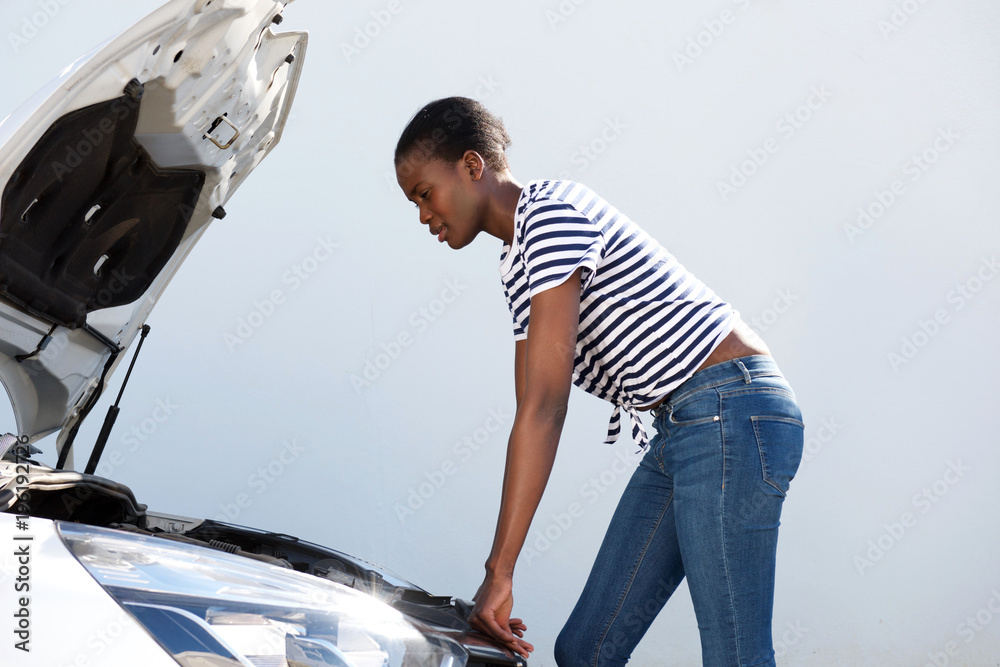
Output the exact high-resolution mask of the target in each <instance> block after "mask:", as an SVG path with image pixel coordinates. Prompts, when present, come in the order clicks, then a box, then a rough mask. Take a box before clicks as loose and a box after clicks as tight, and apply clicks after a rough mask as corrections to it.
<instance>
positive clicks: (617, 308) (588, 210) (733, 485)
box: [395, 97, 803, 667]
mask: <svg viewBox="0 0 1000 667" xmlns="http://www.w3.org/2000/svg"><path fill="white" fill-rule="evenodd" d="M509 144H510V138H509V137H508V135H507V132H506V130H505V129H504V126H503V123H502V122H501V121H500V119H499V118H497V117H496V116H494V115H493V114H491V113H490V112H489V111H488V110H486V109H485V108H484V107H483V106H482V105H481V104H479V103H478V102H475V101H474V100H470V99H467V98H461V97H453V98H446V99H442V100H437V101H435V102H431V103H430V104H428V105H427V106H426V107H424V108H423V109H421V110H420V111H419V112H418V113H417V114H416V115H415V116H414V117H413V118H412V119H411V120H410V122H409V124H408V125H407V127H406V129H405V130H404V131H403V133H402V135H401V137H400V139H399V143H398V144H397V147H396V154H395V165H396V176H397V181H398V183H399V185H400V187H401V188H402V190H403V192H404V194H405V195H406V197H407V198H408V199H410V200H411V201H413V202H414V204H415V205H416V206H417V208H418V209H419V217H420V222H421V223H422V224H425V225H427V226H428V229H429V231H430V232H431V234H434V235H435V236H437V238H438V241H439V242H442V243H447V244H448V245H449V246H450V247H452V248H455V249H458V248H464V247H465V246H467V245H468V244H469V243H471V242H472V240H473V239H474V238H476V236H477V235H478V234H479V233H480V232H486V233H487V234H490V235H492V236H495V237H496V238H498V239H500V240H501V241H503V247H502V249H501V256H500V272H501V278H502V281H503V286H504V294H505V296H506V298H507V303H508V307H509V308H510V310H511V314H512V317H513V328H514V339H515V344H514V386H515V392H516V401H517V412H516V415H515V418H514V424H513V426H512V428H511V435H510V440H509V442H508V445H507V460H506V470H505V474H504V481H503V492H502V498H501V506H500V515H499V518H498V520H497V528H496V534H495V537H494V541H493V548H492V550H491V552H490V554H489V557H488V558H487V560H486V576H485V579H484V581H483V583H482V585H481V586H480V587H479V590H478V592H477V593H476V596H475V598H474V599H475V602H476V604H475V608H474V609H473V612H472V615H471V617H470V622H471V623H472V624H473V625H474V626H475V627H477V628H479V629H480V630H481V631H483V632H485V633H488V634H490V635H492V636H493V637H494V638H496V639H497V640H498V641H500V642H502V643H503V644H505V645H506V646H508V647H510V648H511V649H512V650H514V651H517V652H518V653H520V654H521V655H522V656H525V657H527V655H528V653H529V652H530V651H532V650H533V647H532V645H531V644H529V643H528V642H527V641H525V640H524V638H523V637H524V631H525V629H526V626H525V624H524V623H523V622H522V621H521V619H518V618H511V616H510V614H511V611H512V608H513V596H512V593H511V591H512V587H513V574H514V564H515V562H516V560H517V556H518V554H519V553H520V551H521V547H522V545H523V544H524V540H525V538H526V536H527V533H528V528H529V526H530V524H531V520H532V517H533V516H534V513H535V510H536V508H537V506H538V503H539V500H540V499H541V496H542V492H543V490H544V488H545V484H546V482H547V480H548V477H549V474H550V472H551V469H552V465H553V460H554V458H555V454H556V447H557V444H558V442H559V437H560V433H561V430H562V426H563V420H564V418H565V415H566V406H567V401H568V398H569V389H570V385H571V383H575V384H577V385H579V386H580V387H581V388H583V389H584V390H586V391H588V392H590V393H592V394H595V395H597V396H600V397H601V398H605V399H607V400H608V401H610V402H611V403H613V404H614V406H615V407H614V409H613V412H612V415H611V421H610V424H609V429H608V436H607V438H606V442H609V443H612V442H614V441H615V440H616V439H617V437H618V432H619V430H620V420H621V418H622V417H624V416H627V417H628V419H629V421H630V423H631V431H632V436H633V438H634V439H636V440H637V441H638V443H639V444H640V445H641V446H642V447H644V448H646V454H645V456H644V457H643V459H642V461H641V463H640V465H639V466H638V467H637V468H636V470H635V473H634V474H633V476H632V478H631V480H630V481H629V483H628V486H627V487H626V489H625V491H624V494H623V495H622V498H621V501H620V502H619V505H618V508H617V509H616V511H615V514H614V518H613V519H612V522H611V525H610V526H609V528H608V531H607V534H606V536H605V538H604V542H603V544H602V545H601V548H600V551H599V553H598V555H597V559H596V561H595V563H594V566H593V569H592V571H591V573H590V577H589V579H588V581H587V584H586V586H585V588H584V590H583V593H582V594H581V596H580V598H579V601H578V602H577V604H576V607H575V608H574V610H573V612H572V614H571V615H570V618H569V619H568V620H567V622H566V624H565V626H564V627H563V629H562V632H560V634H559V637H558V639H557V641H556V649H555V652H556V661H557V662H558V664H560V665H572V666H574V667H575V666H576V665H602V666H603V665H623V664H625V663H626V662H627V661H628V658H629V656H630V655H631V653H632V650H633V648H634V647H635V646H636V644H637V643H638V642H639V640H640V639H641V638H642V636H643V634H644V633H645V632H646V629H647V628H648V627H649V625H650V623H652V621H653V618H654V617H655V616H656V614H657V613H658V612H659V610H660V609H661V608H662V606H663V604H664V603H665V602H666V601H667V599H668V598H669V597H670V595H671V594H672V593H673V591H674V589H676V587H677V585H678V584H679V583H680V581H681V579H683V578H684V577H685V576H686V577H688V582H689V588H690V591H691V597H692V601H693V603H694V609H695V613H696V616H697V619H698V628H699V630H700V633H701V644H702V659H703V663H704V664H705V665H774V652H773V650H772V646H771V610H772V600H773V591H774V566H775V550H776V546H777V531H778V523H779V517H780V514H781V504H782V501H783V499H784V497H785V494H786V492H787V491H788V485H789V482H790V481H791V479H792V477H793V476H794V474H795V472H796V470H797V468H798V465H799V460H800V458H801V455H802V443H803V424H802V421H801V420H802V415H801V412H800V411H799V408H798V405H797V404H796V401H795V395H794V393H793V392H792V390H791V388H790V387H789V385H788V383H787V381H786V380H785V378H784V377H783V376H782V374H781V372H780V371H779V370H778V367H777V365H776V364H775V362H774V360H773V359H772V358H771V356H770V352H769V350H768V348H767V346H766V345H764V342H763V341H762V340H761V339H760V338H759V337H758V336H757V335H756V334H755V333H754V332H753V331H752V330H751V329H750V328H749V327H748V326H747V325H746V324H744V323H743V321H742V320H741V319H740V318H739V313H738V312H737V311H735V310H733V309H732V307H731V306H730V304H728V303H726V302H725V301H723V300H722V299H720V298H719V297H717V296H716V295H715V294H714V293H713V292H712V291H711V290H710V289H708V288H707V287H706V286H705V285H704V284H703V283H701V282H700V281H698V280H697V279H696V278H695V277H694V276H692V275H691V274H690V273H689V272H688V271H686V270H685V269H684V267H683V266H681V265H680V264H679V263H677V261H676V260H675V259H674V258H673V257H672V256H671V255H670V254H669V253H667V251H666V250H665V249H663V248H662V247H661V246H660V245H659V244H658V243H657V242H656V241H655V240H653V239H652V238H651V237H649V236H648V235H647V234H646V233H645V232H644V231H643V230H642V229H640V228H639V227H638V226H637V225H636V224H635V223H633V222H632V221H631V220H629V219H628V218H627V217H625V216H624V215H623V214H621V213H620V212H619V211H617V210H616V209H615V208H613V207H612V206H611V205H610V204H608V203H607V202H605V201H604V200H603V199H601V198H600V197H599V196H597V195H596V194H595V193H594V192H592V191H591V190H589V189H588V188H586V187H584V186H582V185H580V184H577V183H572V182H568V181H531V182H529V183H528V184H527V185H525V186H522V185H521V184H520V183H518V182H517V181H516V180H514V177H513V176H512V175H511V172H510V170H509V168H508V166H507V161H506V157H505V153H504V151H505V150H506V148H507V146H508V145H509ZM529 314H530V326H529ZM646 409H649V410H652V414H653V417H654V425H655V427H656V433H655V435H654V436H653V437H652V439H649V440H647V436H646V432H645V429H644V428H643V425H642V422H641V421H640V419H639V415H638V413H637V412H636V411H637V410H646ZM623 413H624V414H623Z"/></svg>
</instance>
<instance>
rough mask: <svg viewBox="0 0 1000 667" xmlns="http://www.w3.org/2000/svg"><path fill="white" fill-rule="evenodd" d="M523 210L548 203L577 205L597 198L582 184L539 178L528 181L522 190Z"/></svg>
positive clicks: (560, 179) (558, 179)
mask: <svg viewBox="0 0 1000 667" xmlns="http://www.w3.org/2000/svg"><path fill="white" fill-rule="evenodd" d="M522 192H523V194H522V207H521V208H522V210H521V211H519V212H523V210H524V209H527V208H530V207H532V206H537V205H539V204H542V203H547V202H562V203H565V204H569V205H575V204H576V203H577V202H579V201H581V200H583V199H589V198H592V197H595V196H597V193H595V192H594V191H593V190H591V189H590V188H588V187H587V186H586V185H583V184H582V183H577V182H576V181H570V180H567V179H562V178H554V179H552V178H539V179H535V180H531V181H528V182H527V183H525V185H524V188H523V189H522Z"/></svg>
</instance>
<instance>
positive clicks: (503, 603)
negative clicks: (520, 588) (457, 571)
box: [469, 574, 535, 658]
mask: <svg viewBox="0 0 1000 667" xmlns="http://www.w3.org/2000/svg"><path fill="white" fill-rule="evenodd" d="M513 585H514V582H513V580H512V579H511V578H509V577H502V576H495V575H491V574H487V575H486V579H485V580H484V581H483V583H482V585H481V586H480V587H479V590H478V591H476V594H475V595H474V596H473V598H472V599H473V601H475V603H476V605H475V607H473V609H472V613H471V614H470V615H469V623H470V624H472V626H473V627H474V628H476V629H477V630H479V631H481V632H484V633H485V634H487V635H489V636H491V637H493V638H494V639H496V640H497V641H498V642H500V643H501V644H503V645H504V646H506V647H507V648H509V649H510V650H512V651H514V652H515V653H517V654H518V655H520V656H521V657H523V658H527V657H528V654H529V653H530V652H532V651H534V650H535V647H534V646H532V645H531V644H529V643H528V642H526V641H524V639H522V637H524V631H525V630H527V629H528V626H526V625H525V624H524V622H523V621H522V620H521V619H519V618H511V617H510V613H511V611H512V609H513V608H514V594H513Z"/></svg>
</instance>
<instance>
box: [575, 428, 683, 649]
mask: <svg viewBox="0 0 1000 667" xmlns="http://www.w3.org/2000/svg"><path fill="white" fill-rule="evenodd" d="M660 442H661V436H660V435H656V436H654V438H653V439H652V441H651V442H650V447H649V451H648V452H647V453H646V455H645V456H644V457H643V459H642V462H641V463H640V464H639V467H637V468H636V470H635V472H634V473H633V474H632V477H631V479H630V480H629V483H628V485H627V486H626V488H625V492H624V493H623V494H622V498H621V500H620V501H619V503H618V507H617V509H616V510H615V513H614V517H613V518H612V520H611V524H610V525H609V526H608V531H607V533H606V535H605V537H604V542H603V543H602V544H601V548H600V550H599V551H598V554H597V559H596V560H595V562H594V566H593V568H592V569H591V572H590V576H589V578H588V579H587V584H586V586H585V588H584V590H583V593H582V594H581V596H580V599H579V601H578V602H577V603H576V607H575V608H574V609H573V612H572V614H570V617H569V620H567V621H566V625H565V626H564V627H563V629H562V632H560V633H559V637H558V638H557V640H556V647H555V656H556V663H557V664H558V665H560V667H611V666H613V665H624V664H625V663H626V662H627V661H628V658H629V656H630V655H631V654H632V650H633V649H634V648H635V645H636V644H638V643H639V640H640V639H641V638H642V636H643V635H644V634H645V632H646V630H647V629H648V628H649V625H650V624H651V623H652V622H653V619H654V618H656V615H657V614H658V613H659V611H660V609H662V608H663V605H664V604H665V603H666V601H667V599H668V598H669V597H670V595H671V594H672V593H673V592H674V590H675V589H676V588H677V586H678V584H680V582H681V580H682V579H683V578H684V567H683V565H682V564H681V554H680V550H679V549H678V545H677V537H676V533H675V530H674V516H673V507H672V497H673V483H672V481H671V479H670V477H669V476H668V475H666V474H665V473H664V472H663V469H662V467H661V464H660V461H659V458H658V456H657V450H658V449H659V448H660V447H661V444H660Z"/></svg>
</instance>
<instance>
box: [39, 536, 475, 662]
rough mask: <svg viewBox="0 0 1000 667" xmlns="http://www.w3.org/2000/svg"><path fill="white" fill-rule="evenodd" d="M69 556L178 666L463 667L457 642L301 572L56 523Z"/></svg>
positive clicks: (364, 597)
mask: <svg viewBox="0 0 1000 667" xmlns="http://www.w3.org/2000/svg"><path fill="white" fill-rule="evenodd" d="M58 529H59V534H60V535H61V537H62V539H63V542H65V544H66V546H67V547H68V548H69V550H70V552H71V553H72V554H73V555H74V556H75V557H76V559H77V560H78V561H80V563H81V564H83V566H84V567H85V568H86V569H87V571H88V572H90V574H91V575H93V577H94V578H95V579H96V580H97V582H98V583H99V584H101V586H103V587H104V589H105V590H106V591H107V592H108V593H109V594H110V595H111V596H112V597H114V598H115V599H116V600H117V601H118V603H119V604H121V605H122V607H124V608H125V609H126V610H128V612H129V613H130V614H132V616H133V617H135V619H136V620H137V621H138V622H139V623H140V624H142V625H143V627H145V628H146V630H147V631H149V633H150V634H151V635H152V636H153V637H154V638H155V639H156V640H157V641H158V642H159V643H160V644H161V645H162V646H163V647H164V648H165V649H166V650H167V651H169V652H170V654H171V655H173V657H174V659H175V660H177V662H178V663H180V664H181V665H182V666H184V667H209V666H210V667H221V666H223V665H226V666H230V665H232V666H236V665H241V666H243V667H334V666H335V667H464V665H465V664H466V660H467V655H468V654H467V653H466V651H465V650H464V649H463V648H462V647H461V646H460V645H459V644H457V643H456V642H454V641H452V640H450V639H448V638H446V637H443V636H440V635H434V634H428V633H424V632H421V631H420V630H419V629H418V628H417V627H416V626H414V625H413V624H412V623H410V622H408V621H407V620H406V618H405V617H404V616H403V615H402V614H400V613H399V612H398V611H396V610H395V609H393V608H391V607H390V606H388V605H386V604H384V603H382V602H380V601H378V600H376V599H374V598H371V597H369V596H367V595H365V594H363V593H359V592H358V591H354V590H351V589H349V588H346V587H344V586H340V585H338V584H335V583H333V582H330V581H325V580H323V579H318V578H316V577H312V576H310V575H307V574H302V573H299V572H294V571H289V570H282V569H281V568H279V567H275V566H271V565H267V564H262V563H257V562H254V561H249V560H247V559H246V558H242V557H240V556H234V555H231V554H227V553H222V552H216V551H212V550H211V549H207V548H203V547H198V546H193V545H188V544H181V543H176V544H175V543H173V542H169V541H167V540H163V539H158V538H154V537H148V536H143V535H130V534H123V533H120V532H117V531H113V530H107V529H102V528H94V527H91V526H81V525H77V524H69V523H59V524H58Z"/></svg>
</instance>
